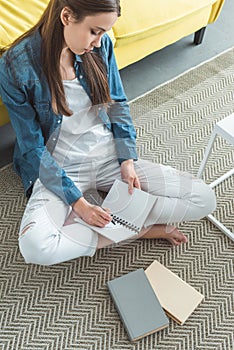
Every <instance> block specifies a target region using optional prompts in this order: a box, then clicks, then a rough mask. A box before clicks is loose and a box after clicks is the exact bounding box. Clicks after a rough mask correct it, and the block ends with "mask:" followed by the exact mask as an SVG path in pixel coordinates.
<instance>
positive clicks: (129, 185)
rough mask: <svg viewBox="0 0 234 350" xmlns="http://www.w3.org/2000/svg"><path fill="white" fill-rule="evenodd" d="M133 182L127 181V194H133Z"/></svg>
mask: <svg viewBox="0 0 234 350" xmlns="http://www.w3.org/2000/svg"><path fill="white" fill-rule="evenodd" d="M133 187H134V186H133V180H129V182H128V193H129V194H133Z"/></svg>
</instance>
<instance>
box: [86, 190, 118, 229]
mask: <svg viewBox="0 0 234 350" xmlns="http://www.w3.org/2000/svg"><path fill="white" fill-rule="evenodd" d="M89 196H90V198H92V200H93V201H94V202H95V203H96V204H97V205H98V206H99V207H100V208H102V206H101V205H100V203H98V201H97V200H96V199H95V198H94V196H92V195H91V194H90V195H89ZM102 209H103V208H102ZM103 210H104V209H103ZM111 222H112V224H114V225H116V223H115V221H114V220H113V219H112V220H111Z"/></svg>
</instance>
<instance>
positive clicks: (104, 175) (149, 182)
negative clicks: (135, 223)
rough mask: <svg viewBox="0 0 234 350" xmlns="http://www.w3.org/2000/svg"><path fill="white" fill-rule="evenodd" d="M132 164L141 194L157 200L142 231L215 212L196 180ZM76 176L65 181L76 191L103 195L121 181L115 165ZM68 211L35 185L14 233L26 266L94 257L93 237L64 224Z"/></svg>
mask: <svg viewBox="0 0 234 350" xmlns="http://www.w3.org/2000/svg"><path fill="white" fill-rule="evenodd" d="M134 164H135V170H136V173H137V175H138V177H139V179H140V183H141V187H142V189H143V190H145V191H147V192H149V193H151V194H153V195H155V196H156V197H157V201H156V204H155V205H154V207H153V209H152V211H151V212H150V214H149V216H148V217H147V219H146V221H145V224H144V226H145V227H149V226H151V225H153V224H170V223H173V224H175V223H179V222H182V221H190V220H198V219H200V218H202V217H204V216H206V215H208V214H209V213H211V212H212V211H213V210H214V209H215V205H216V200H215V195H214V192H213V191H212V190H211V189H210V187H209V186H207V185H206V184H205V183H204V182H203V181H202V180H200V179H196V178H194V177H192V176H191V175H190V174H188V173H184V172H179V171H177V170H175V169H173V168H171V167H169V166H163V165H160V164H154V163H151V162H148V161H145V160H138V161H137V162H135V163H134ZM77 174H78V175H77V176H76V175H75V174H69V176H71V177H72V179H73V180H74V182H75V183H76V184H77V186H78V187H79V188H80V190H81V191H82V192H85V191H87V190H88V189H91V188H92V189H96V190H101V191H105V192H108V191H109V189H110V187H111V185H112V184H113V182H114V180H115V179H116V178H117V179H121V174H120V166H119V164H118V162H117V160H113V161H107V162H105V161H96V162H91V163H87V164H84V165H82V166H80V168H79V169H78V172H77ZM70 212H71V207H70V206H68V205H66V204H65V203H64V202H63V201H62V200H61V199H60V198H58V197H57V196H56V195H54V194H53V193H51V192H50V191H48V190H47V189H46V188H45V187H44V186H43V185H42V183H41V182H40V180H39V179H38V180H37V181H36V183H35V184H34V188H33V193H32V195H31V197H30V199H29V202H28V204H27V207H26V209H25V212H24V215H23V218H22V222H21V227H20V233H19V247H20V250H21V253H22V255H23V256H24V259H25V261H26V262H27V263H35V264H41V265H52V264H56V263H60V262H63V261H67V260H70V259H74V258H78V257H80V256H93V255H94V254H95V251H96V247H97V241H98V234H97V233H96V232H95V231H93V230H91V229H89V228H88V227H85V226H83V225H81V224H80V223H72V224H70V225H64V224H65V222H66V219H67V217H68V215H69V214H70Z"/></svg>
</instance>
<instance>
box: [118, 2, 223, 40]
mask: <svg viewBox="0 0 234 350" xmlns="http://www.w3.org/2000/svg"><path fill="white" fill-rule="evenodd" d="M216 1H217V0H189V1H188V0H176V1H175V0H163V1H160V2H159V5H158V6H157V5H156V4H157V0H144V2H142V0H127V1H126V0H122V1H121V7H122V13H124V16H121V17H120V18H119V19H118V20H117V22H116V24H115V25H114V27H113V31H114V34H115V38H116V40H117V41H116V47H118V46H121V45H126V44H128V43H129V42H133V41H134V40H139V39H141V38H143V37H144V38H147V37H148V36H151V35H152V34H153V35H154V34H155V32H156V31H158V32H160V31H162V30H165V28H167V27H171V26H173V25H175V23H176V22H179V21H181V20H183V18H185V17H189V16H192V15H193V14H194V13H196V12H197V11H200V10H203V9H204V8H206V7H207V8H208V11H207V16H208V19H209V15H210V11H211V7H212V5H213V4H214V3H215V2H216ZM208 19H207V21H208Z"/></svg>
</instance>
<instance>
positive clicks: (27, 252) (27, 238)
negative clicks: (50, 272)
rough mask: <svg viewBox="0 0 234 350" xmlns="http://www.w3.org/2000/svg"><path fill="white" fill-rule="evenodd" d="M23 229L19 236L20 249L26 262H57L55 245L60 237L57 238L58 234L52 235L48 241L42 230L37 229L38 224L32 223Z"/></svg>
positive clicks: (43, 263)
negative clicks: (54, 250)
mask: <svg viewBox="0 0 234 350" xmlns="http://www.w3.org/2000/svg"><path fill="white" fill-rule="evenodd" d="M23 231H24V232H22V235H21V236H20V237H19V249H20V252H21V254H22V256H23V258H24V260H25V262H26V263H27V264H37V265H47V266H49V265H53V264H54V263H55V262H54V254H53V247H56V245H57V242H56V241H57V240H58V239H59V238H56V235H51V238H50V239H49V240H48V241H46V240H44V239H43V238H42V232H40V231H39V230H38V229H37V227H36V225H31V226H30V227H27V230H23Z"/></svg>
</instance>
